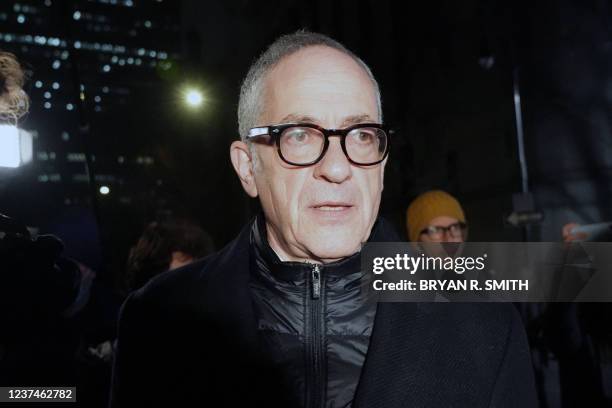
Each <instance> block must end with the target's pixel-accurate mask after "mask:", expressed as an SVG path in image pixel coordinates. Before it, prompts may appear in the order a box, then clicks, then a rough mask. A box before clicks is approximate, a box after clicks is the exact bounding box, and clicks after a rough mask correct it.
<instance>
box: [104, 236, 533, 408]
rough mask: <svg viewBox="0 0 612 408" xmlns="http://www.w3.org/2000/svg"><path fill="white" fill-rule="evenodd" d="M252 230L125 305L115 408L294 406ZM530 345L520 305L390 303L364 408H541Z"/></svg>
mask: <svg viewBox="0 0 612 408" xmlns="http://www.w3.org/2000/svg"><path fill="white" fill-rule="evenodd" d="M251 227H252V226H251V225H249V226H247V227H246V228H245V229H243V231H242V232H241V233H240V235H239V236H238V237H237V238H236V239H235V240H234V241H233V242H231V243H230V244H229V245H228V246H227V247H225V248H224V249H223V250H221V251H220V252H219V253H217V254H215V255H212V256H210V257H208V258H206V259H204V260H202V261H199V262H197V263H194V264H192V265H190V266H188V267H185V268H183V269H180V270H176V271H172V272H169V273H166V274H162V275H161V276H159V277H158V278H156V279H155V280H153V281H152V282H150V283H149V284H148V285H147V286H145V287H144V288H143V289H141V290H139V291H137V292H135V293H133V294H132V295H131V296H130V297H129V298H128V299H127V300H126V302H125V304H124V306H123V308H122V313H121V319H120V323H119V333H118V343H117V353H116V359H115V365H114V370H113V389H112V395H111V406H112V407H130V408H132V407H150V406H168V407H170V406H172V407H191V406H194V407H195V406H198V407H209V406H210V407H237V406H240V407H243V406H258V407H259V406H261V407H291V406H292V405H291V402H290V400H288V399H287V395H288V394H287V393H286V392H285V390H284V389H283V387H282V384H283V381H282V380H283V373H282V371H280V370H279V369H278V366H277V365H275V364H274V363H273V362H271V361H270V360H269V358H268V357H267V355H266V354H265V353H262V352H261V351H262V348H261V346H262V344H261V336H260V335H259V334H258V330H257V319H256V316H255V312H254V308H253V299H252V294H251V289H250V288H249V281H250V265H251V261H250V257H251V253H252V251H251V249H250V248H251V245H250V232H251ZM535 401H536V396H535V388H534V382H533V375H532V369H531V364H530V358H529V352H528V346H527V342H526V339H525V334H524V330H523V327H522V325H521V322H520V320H519V318H518V316H517V313H516V312H515V310H514V308H513V307H512V306H511V305H509V304H493V303H491V304H475V303H473V304H470V303H464V304H459V303H379V304H378V305H377V309H376V316H375V318H374V326H373V329H372V334H371V337H370V344H369V347H368V352H367V356H366V359H365V362H364V364H363V368H362V370H361V377H360V380H359V384H358V386H357V390H356V394H355V399H354V403H353V406H354V407H367V408H376V407H384V408H394V407H531V406H535V405H536V402H535Z"/></svg>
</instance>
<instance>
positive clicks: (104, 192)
mask: <svg viewBox="0 0 612 408" xmlns="http://www.w3.org/2000/svg"><path fill="white" fill-rule="evenodd" d="M108 193H110V188H109V187H108V186H101V187H100V194H102V195H107V194H108Z"/></svg>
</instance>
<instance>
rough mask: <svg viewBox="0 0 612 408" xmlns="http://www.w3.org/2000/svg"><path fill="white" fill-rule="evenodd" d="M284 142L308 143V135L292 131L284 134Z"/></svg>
mask: <svg viewBox="0 0 612 408" xmlns="http://www.w3.org/2000/svg"><path fill="white" fill-rule="evenodd" d="M284 136H285V140H286V141H287V142H289V143H292V144H303V143H307V142H308V133H307V132H304V131H300V130H298V131H293V132H289V133H285V135H284Z"/></svg>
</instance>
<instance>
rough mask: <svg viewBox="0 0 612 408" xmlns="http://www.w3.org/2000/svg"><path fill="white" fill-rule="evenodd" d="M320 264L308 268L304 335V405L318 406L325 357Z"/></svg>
mask: <svg viewBox="0 0 612 408" xmlns="http://www.w3.org/2000/svg"><path fill="white" fill-rule="evenodd" d="M322 269H323V268H322V267H321V266H320V265H317V264H315V265H312V267H311V270H310V285H309V286H310V296H307V299H308V301H307V304H308V306H309V307H308V310H307V313H308V321H309V325H308V327H309V328H310V330H309V333H307V335H306V339H307V344H306V350H307V351H306V352H307V356H306V357H307V358H306V361H307V364H308V367H307V370H306V372H308V373H309V377H310V378H309V379H308V380H309V381H307V382H306V383H307V388H306V393H307V396H306V407H308V408H311V407H312V408H319V407H322V406H324V404H325V387H326V378H325V370H326V365H327V363H326V358H325V346H324V344H325V316H324V314H323V313H322V308H323V299H324V294H323V293H322V292H323V288H324V286H323V285H322V284H321V280H322V279H321V270H322Z"/></svg>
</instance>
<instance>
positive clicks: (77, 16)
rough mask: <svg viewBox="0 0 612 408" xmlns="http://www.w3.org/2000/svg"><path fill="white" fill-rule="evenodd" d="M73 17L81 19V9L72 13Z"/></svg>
mask: <svg viewBox="0 0 612 408" xmlns="http://www.w3.org/2000/svg"><path fill="white" fill-rule="evenodd" d="M72 18H74V19H75V20H80V19H81V12H80V11H79V10H77V11H75V12H74V14H73V15H72Z"/></svg>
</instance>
